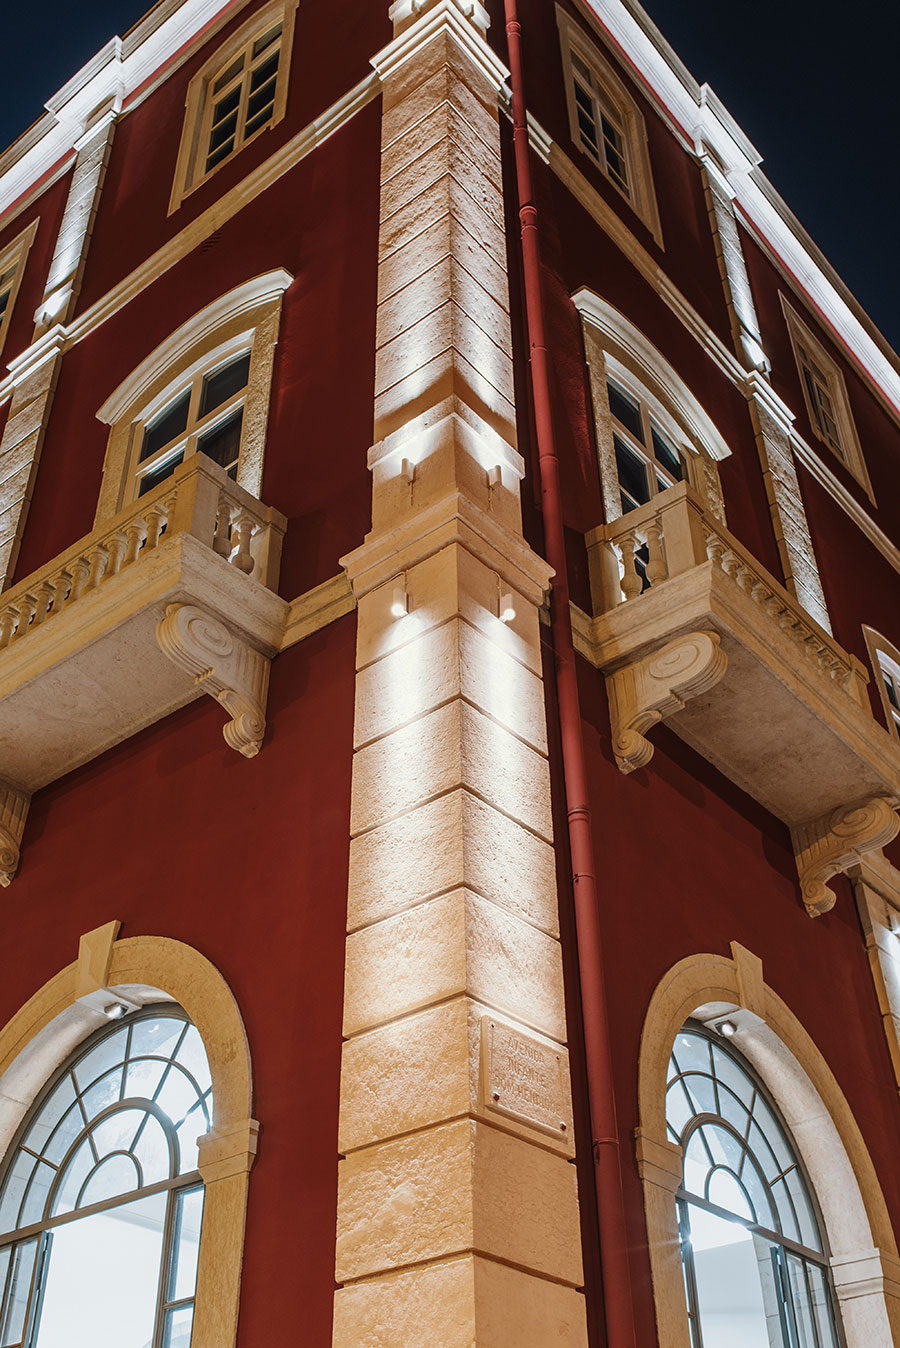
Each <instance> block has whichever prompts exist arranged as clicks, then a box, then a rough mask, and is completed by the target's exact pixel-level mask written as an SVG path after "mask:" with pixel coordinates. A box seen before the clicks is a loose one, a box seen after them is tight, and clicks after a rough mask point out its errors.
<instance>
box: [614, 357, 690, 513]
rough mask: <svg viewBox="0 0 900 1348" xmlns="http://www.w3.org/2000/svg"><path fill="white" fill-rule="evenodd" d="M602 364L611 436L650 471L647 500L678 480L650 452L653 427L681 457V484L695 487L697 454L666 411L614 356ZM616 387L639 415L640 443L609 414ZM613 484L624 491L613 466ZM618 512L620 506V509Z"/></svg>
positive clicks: (621, 423) (651, 451)
mask: <svg viewBox="0 0 900 1348" xmlns="http://www.w3.org/2000/svg"><path fill="white" fill-rule="evenodd" d="M604 363H605V365H606V387H605V389H604V393H605V396H606V405H607V407H608V409H609V417H610V423H611V426H612V431H613V434H614V436H618V438H619V439H620V440H622V441H623V442H624V443H625V444H626V445H627V446H628V448H629V449H630V450H631V451H632V452H633V453H634V454H635V456H636V457H637V458H639V459H640V460H641V462H642V463H643V464H644V466H645V468H646V469H649V472H650V478H651V480H652V490H651V492H650V500H653V498H654V497H655V496H659V494H660V492H662V491H665V490H666V487H672V486H674V485H675V483H676V482H677V481H679V480H680V479H678V478H675V477H673V476H672V474H671V472H670V470H669V469H668V468H667V467H666V466H665V464H663V463H660V461H659V460H658V459H657V458H656V455H655V453H654V450H653V437H652V427H653V426H655V427H656V428H657V430H658V431H659V432H660V434H661V435H662V436H663V437H664V439H666V440H667V441H668V442H669V444H670V446H671V448H672V449H673V451H674V452H675V453H676V454H677V455H678V456H679V457H680V459H681V463H682V468H683V479H681V480H683V481H685V482H690V483H691V485H692V486H694V487H696V486H697V479H698V475H699V474H698V465H697V463H696V459H697V450H696V448H695V446H694V445H692V444H691V443H690V441H689V440H688V438H687V437H686V436H685V434H684V432H683V430H682V429H681V427H680V426H679V425H678V423H677V422H676V421H675V420H674V418H673V417H672V416H671V414H670V413H669V412H668V411H667V410H666V408H665V407H664V406H663V405H662V403H660V402H659V400H658V399H657V398H654V397H653V396H652V394H650V393H648V392H647V390H646V388H644V387H643V385H642V384H641V383H640V382H639V381H638V380H637V379H635V377H634V375H633V374H632V373H631V371H630V370H628V369H627V368H626V367H625V366H624V365H623V364H622V362H621V361H619V360H616V358H615V357H614V356H611V355H609V354H605V359H604ZM610 384H615V385H616V386H617V387H618V388H619V390H620V391H621V392H622V393H624V394H625V396H626V397H627V398H629V399H630V400H631V401H632V402H634V403H636V404H637V410H638V414H639V416H640V420H641V427H642V431H643V439H638V438H637V437H636V436H635V435H634V433H633V432H632V431H631V430H630V429H629V428H628V427H627V426H626V425H625V423H624V422H622V421H620V420H619V419H618V417H617V416H616V415H615V413H614V412H613V410H612V405H611V403H610V402H609V385H610ZM613 456H615V445H613ZM657 475H658V476H659V477H662V478H663V479H665V480H666V487H660V486H659V485H658V483H657V481H656V478H657ZM616 482H617V483H618V485H619V488H620V491H621V490H624V488H622V484H621V482H620V480H619V474H618V464H617V465H616ZM620 510H621V506H620Z"/></svg>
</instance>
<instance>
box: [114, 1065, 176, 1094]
mask: <svg viewBox="0 0 900 1348" xmlns="http://www.w3.org/2000/svg"><path fill="white" fill-rule="evenodd" d="M165 1070H166V1064H165V1063H164V1062H160V1061H159V1060H158V1059H156V1058H138V1059H137V1061H135V1062H130V1063H129V1064H128V1072H127V1074H126V1077H125V1092H124V1098H125V1099H126V1100H134V1099H139V1100H152V1099H153V1097H154V1095H155V1094H156V1092H157V1090H158V1089H159V1083H160V1082H161V1081H162V1078H163V1072H165Z"/></svg>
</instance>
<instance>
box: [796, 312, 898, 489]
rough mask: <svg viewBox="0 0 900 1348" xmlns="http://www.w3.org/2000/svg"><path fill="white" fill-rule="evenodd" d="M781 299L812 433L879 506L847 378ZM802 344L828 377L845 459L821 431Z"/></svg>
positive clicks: (823, 347) (798, 317)
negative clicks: (853, 410) (859, 434)
mask: <svg viewBox="0 0 900 1348" xmlns="http://www.w3.org/2000/svg"><path fill="white" fill-rule="evenodd" d="M778 297H779V299H780V300H781V308H782V311H783V313H784V321H785V323H786V324H787V330H788V335H789V336H790V339H791V349H792V351H793V353H794V360H795V361H796V364H797V375H798V377H799V380H800V389H801V392H802V393H803V402H804V405H805V407H806V412H807V416H808V417H809V423H810V428H811V430H812V433H813V435H814V436H815V437H816V439H817V440H818V441H819V442H820V444H823V445H824V446H825V448H826V449H827V450H828V455H829V458H832V459H837V461H838V463H840V465H841V467H842V468H845V469H846V470H847V472H848V473H850V474H851V476H852V477H854V478H855V479H856V481H857V482H858V483H859V485H860V486H861V487H862V489H863V491H864V492H865V493H866V495H867V496H868V498H869V500H870V501H871V502H872V504H873V505H876V504H877V502H876V500H875V493H874V490H873V488H872V482H871V479H870V477H869V472H868V469H867V468H866V461H865V459H864V458H863V452H862V448H861V447H860V443H859V436H858V435H857V433H856V423H855V422H854V420H853V413H852V412H851V410H850V398H849V395H848V393H847V385H846V383H845V382H844V376H843V373H842V372H841V369H840V366H839V365H838V364H837V362H836V361H835V359H834V358H833V357H832V356H831V355H829V353H828V351H827V349H826V348H825V346H824V345H823V343H822V342H821V341H820V340H819V338H818V337H817V336H816V335H815V333H814V332H813V331H812V330H811V328H810V327H809V325H808V324H807V323H805V322H804V321H803V319H802V318H801V317H800V315H799V313H798V312H797V310H796V309H795V308H794V306H793V305H792V304H791V303H790V302H789V301H788V299H787V298H786V296H785V294H784V292H783V291H779V292H778ZM801 344H802V345H803V346H806V347H807V348H808V349H809V353H810V355H811V356H812V357H813V358H814V359H815V361H816V363H817V365H819V366H820V367H821V369H822V373H823V374H825V375H826V376H827V378H828V393H829V394H830V396H831V400H832V403H833V405H834V412H835V419H836V421H837V426H838V432H839V434H840V440H841V448H842V450H843V451H844V458H843V459H842V458H841V457H840V456H839V455H838V454H837V453H836V451H835V450H834V449H833V448H832V446H831V445H830V444H829V443H828V441H827V440H826V439H825V436H824V435H823V434H822V432H821V430H820V428H819V421H818V417H817V415H816V412H815V409H814V408H813V405H812V401H811V399H810V396H809V390H808V389H807V387H806V380H805V379H804V377H803V367H804V364H805V362H804V360H803V359H802V357H801V355H800V346H801Z"/></svg>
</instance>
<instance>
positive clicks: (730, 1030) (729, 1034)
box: [716, 1020, 737, 1039]
mask: <svg viewBox="0 0 900 1348" xmlns="http://www.w3.org/2000/svg"><path fill="white" fill-rule="evenodd" d="M716 1029H717V1030H718V1031H719V1034H721V1035H722V1036H723V1037H724V1038H725V1039H732V1038H733V1037H734V1035H736V1034H737V1026H736V1025H735V1023H734V1021H733V1020H720V1021H719V1023H718V1025H717V1026H716Z"/></svg>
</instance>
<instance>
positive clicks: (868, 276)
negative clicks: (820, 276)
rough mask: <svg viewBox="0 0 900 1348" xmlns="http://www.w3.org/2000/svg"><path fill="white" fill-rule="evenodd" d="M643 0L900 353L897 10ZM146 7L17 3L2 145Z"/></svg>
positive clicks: (102, 1)
mask: <svg viewBox="0 0 900 1348" xmlns="http://www.w3.org/2000/svg"><path fill="white" fill-rule="evenodd" d="M332 2H333V3H334V4H340V3H342V0H332ZM644 2H645V5H646V7H647V9H648V11H649V13H650V15H651V17H652V18H653V20H654V22H655V23H656V24H657V25H658V26H659V28H660V29H661V30H662V32H663V33H664V35H665V36H666V37H667V38H668V40H669V41H670V42H671V43H672V45H673V47H674V48H675V50H676V51H677V52H678V54H679V56H680V57H681V59H682V60H683V61H684V63H685V65H686V66H687V67H688V69H689V70H690V71H691V72H692V73H693V75H694V76H695V77H696V79H698V80H700V81H703V80H706V81H708V82H709V84H711V85H712V87H713V89H714V90H715V91H716V93H717V94H718V95H719V97H720V98H721V99H722V101H723V102H724V103H725V105H726V107H727V108H728V109H729V111H730V112H731V113H732V115H733V116H734V117H735V118H736V119H737V121H738V122H739V123H740V124H741V126H742V127H743V128H744V131H745V132H746V133H747V135H748V136H749V137H750V139H751V140H752V141H753V142H754V144H755V145H756V147H757V149H758V150H759V152H760V153H761V154H762V156H763V160H764V165H763V166H764V169H765V171H766V172H767V174H768V175H769V177H770V179H771V180H772V182H773V183H774V184H775V187H776V188H777V189H778V191H779V192H780V193H781V195H782V196H783V197H784V198H785V200H786V201H787V203H788V205H789V206H790V207H791V208H792V209H793V211H794V212H795V214H796V215H797V216H798V218H799V219H800V221H801V222H802V223H803V225H804V226H805V227H806V228H807V229H808V230H809V232H810V234H811V235H812V236H813V238H814V239H815V240H816V242H817V243H818V244H819V247H820V248H821V249H822V251H823V252H824V253H825V255H826V257H828V258H829V260H830V261H831V262H832V264H833V265H834V266H835V267H836V269H837V270H838V272H839V273H840V274H841V275H842V276H843V278H844V280H845V281H846V282H847V284H848V285H849V286H850V288H851V290H853V291H854V292H855V294H856V295H857V297H858V298H859V300H860V301H861V303H862V304H863V306H864V307H865V308H866V309H867V310H868V312H869V313H870V314H871V316H872V318H873V319H874V320H875V322H876V323H877V324H878V326H879V327H880V328H881V329H882V331H883V332H884V334H885V336H886V337H887V338H888V340H889V341H891V342H892V343H893V345H894V346H895V347H898V348H900V263H898V250H897V243H896V238H897V227H898V214H900V184H898V171H900V170H898V158H900V156H898V150H897V139H898V130H900V79H898V74H897V51H898V47H900V43H898V39H900V11H898V7H897V6H895V5H893V4H889V3H887V0H855V3H854V4H853V5H852V7H851V8H849V9H848V8H844V7H842V8H841V9H840V10H838V8H837V6H831V5H829V4H828V2H827V0H754V3H753V4H749V3H747V0H743V3H742V2H741V0H644ZM301 3H302V0H301ZM367 3H369V4H379V3H383V4H385V5H387V3H388V0H367ZM545 3H547V4H551V3H552V0H545ZM146 8H147V5H146V3H145V2H144V0H77V3H76V2H75V0H65V3H63V2H62V0H49V3H45V4H42V5H41V6H40V8H39V9H38V10H32V9H31V7H30V6H29V5H27V4H25V3H23V0H10V3H9V5H8V7H7V13H6V15H5V23H4V36H5V47H6V51H7V53H8V55H9V54H12V59H8V60H7V62H6V63H5V67H4V78H3V80H2V81H0V145H8V144H9V143H10V142H11V141H13V140H14V139H15V138H16V136H18V135H19V134H20V133H21V132H22V131H24V130H25V128H26V127H27V126H29V125H30V123H31V122H33V121H34V120H35V118H36V117H38V116H39V115H40V112H41V109H42V106H43V103H44V100H45V99H47V98H49V97H50V96H51V94H53V93H55V92H56V90H57V89H58V88H60V87H61V85H63V84H64V83H65V82H66V80H67V79H68V78H69V77H70V76H71V75H72V74H74V72H75V71H76V70H77V69H78V68H79V67H80V66H81V65H83V64H84V63H85V61H87V60H88V59H89V58H90V57H91V56H92V55H93V54H94V52H95V51H97V50H98V48H100V47H101V46H102V45H103V44H104V42H106V41H107V40H108V38H110V37H111V36H112V35H113V34H114V33H119V34H121V33H123V32H125V30H126V29H127V28H129V27H130V26H131V24H133V23H135V22H136V20H137V19H139V18H140V16H141V14H142V13H143V12H144V11H145V9H146ZM36 15H39V16H40V22H39V23H38V22H35V17H36ZM851 16H852V19H853V24H852V26H851V24H850V23H849V22H848V19H849V18H850V17H851ZM527 36H528V35H527V29H526V33H525V38H526V41H527Z"/></svg>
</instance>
